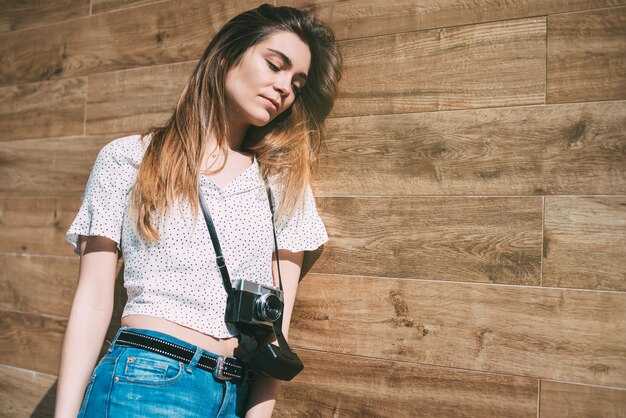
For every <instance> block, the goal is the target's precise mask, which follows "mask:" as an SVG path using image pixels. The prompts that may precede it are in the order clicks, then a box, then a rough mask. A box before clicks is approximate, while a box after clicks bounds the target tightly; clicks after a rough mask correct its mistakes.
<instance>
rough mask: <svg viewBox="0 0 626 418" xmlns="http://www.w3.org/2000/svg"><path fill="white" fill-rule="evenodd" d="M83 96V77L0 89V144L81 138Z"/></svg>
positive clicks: (83, 107) (84, 93)
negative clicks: (72, 137)
mask: <svg viewBox="0 0 626 418" xmlns="http://www.w3.org/2000/svg"><path fill="white" fill-rule="evenodd" d="M0 45H1V44H0ZM0 48H2V47H1V46H0ZM0 68H2V67H0ZM0 71H2V70H1V69H0ZM86 92H87V79H86V78H85V77H79V78H69V79H65V80H54V81H47V82H42V83H30V84H26V85H17V86H5V87H0V132H2V133H1V134H0V144H2V143H3V142H4V141H8V140H12V139H30V138H46V137H51V136H69V135H82V134H83V131H84V120H85V95H86ZM2 163H4V161H2ZM3 165H4V164H3Z"/></svg>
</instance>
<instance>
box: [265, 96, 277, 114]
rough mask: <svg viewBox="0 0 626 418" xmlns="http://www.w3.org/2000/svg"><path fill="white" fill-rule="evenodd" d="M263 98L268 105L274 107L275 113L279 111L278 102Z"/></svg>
mask: <svg viewBox="0 0 626 418" xmlns="http://www.w3.org/2000/svg"><path fill="white" fill-rule="evenodd" d="M261 97H262V98H264V99H265V101H266V102H267V103H268V104H270V105H272V107H273V108H274V111H276V110H278V106H279V103H278V101H276V100H273V99H269V98H267V97H265V96H261Z"/></svg>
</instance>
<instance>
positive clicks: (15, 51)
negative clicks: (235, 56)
mask: <svg viewBox="0 0 626 418" xmlns="http://www.w3.org/2000/svg"><path fill="white" fill-rule="evenodd" d="M260 3H262V1H260V0H242V1H237V2H235V1H228V2H225V3H224V2H212V1H209V2H208V1H205V0H188V1H186V2H185V6H184V7H181V5H180V2H178V1H175V0H171V1H162V2H157V3H152V4H147V5H145V6H140V7H133V8H130V9H127V10H126V9H123V10H119V11H115V12H111V13H103V14H96V15H93V16H89V17H85V18H80V19H74V20H71V21H68V22H61V23H58V24H53V25H48V26H45V27H42V28H34V29H27V30H24V31H20V32H19V33H12V32H9V33H5V34H0V56H2V57H3V65H2V66H0V85H7V84H17V83H25V82H33V81H41V80H49V79H57V78H68V77H79V76H85V75H90V74H97V73H103V72H110V71H116V70H123V69H129V68H137V67H143V66H152V65H160V64H169V63H173V62H182V61H190V60H197V59H198V58H199V57H200V56H201V55H202V52H203V51H204V49H205V48H206V47H207V45H208V43H209V41H210V40H211V38H212V37H213V35H214V34H215V33H216V32H217V30H218V29H219V28H220V27H221V26H222V25H223V24H224V23H226V21H227V19H230V18H231V17H233V16H234V15H235V14H237V13H239V12H240V11H243V10H247V9H249V8H250V7H251V6H253V5H257V4H260ZM52 35H53V36H52Z"/></svg>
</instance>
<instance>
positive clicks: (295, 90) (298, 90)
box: [265, 60, 302, 96]
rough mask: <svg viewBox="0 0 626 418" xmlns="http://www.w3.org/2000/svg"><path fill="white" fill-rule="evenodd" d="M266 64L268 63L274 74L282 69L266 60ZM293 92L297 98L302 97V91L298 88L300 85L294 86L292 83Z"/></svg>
mask: <svg viewBox="0 0 626 418" xmlns="http://www.w3.org/2000/svg"><path fill="white" fill-rule="evenodd" d="M265 62H267V66H268V67H270V69H271V70H272V71H273V72H275V73H277V72H279V71H280V68H278V66H276V65H275V64H274V63H273V62H272V61H268V60H265ZM291 90H292V91H293V93H294V94H295V95H296V96H299V95H300V93H302V89H301V88H300V87H298V85H297V84H293V83H292V84H291Z"/></svg>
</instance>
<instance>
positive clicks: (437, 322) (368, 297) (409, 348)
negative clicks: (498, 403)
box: [289, 274, 626, 388]
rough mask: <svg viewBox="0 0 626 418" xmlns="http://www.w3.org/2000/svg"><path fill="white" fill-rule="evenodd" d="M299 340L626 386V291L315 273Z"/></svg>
mask: <svg viewBox="0 0 626 418" xmlns="http://www.w3.org/2000/svg"><path fill="white" fill-rule="evenodd" d="M293 315H294V316H293V319H292V325H291V326H292V328H291V331H290V333H289V337H290V342H292V344H293V345H294V346H297V347H300V348H306V349H309V350H316V351H328V352H336V353H344V354H352V355H357V356H365V357H372V358H380V359H390V360H400V361H406V362H410V363H417V364H426V365H436V366H443V367H455V368H463V369H468V370H479V371H485V372H496V373H505V374H512V375H519V376H528V377H534V378H542V379H543V378H545V379H552V380H560V381H564V382H571V383H586V384H593V385H602V386H614V387H619V388H623V387H626V362H624V353H625V352H626V293H620V292H599V291H594V292H590V291H583V290H564V289H547V288H538V287H520V286H503V285H487V284H469V283H450V282H441V281H439V282H438V281H422V280H402V279H372V278H363V277H353V276H342V275H338V274H333V275H321V274H309V275H308V276H307V278H306V279H304V280H303V281H302V282H301V283H300V288H299V290H298V296H297V299H296V305H295V307H294V314H293Z"/></svg>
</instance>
